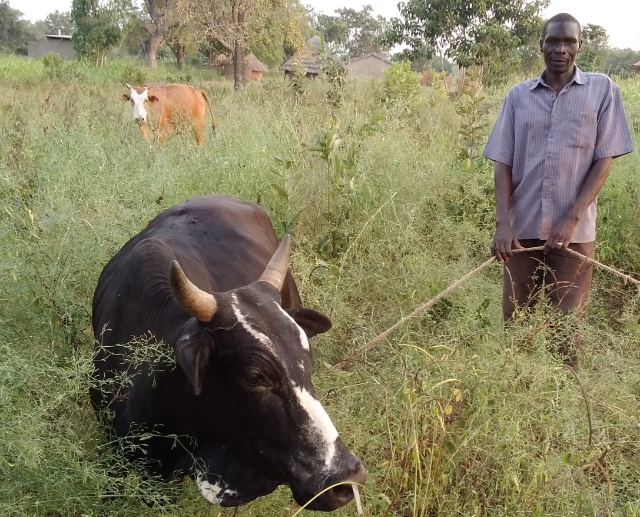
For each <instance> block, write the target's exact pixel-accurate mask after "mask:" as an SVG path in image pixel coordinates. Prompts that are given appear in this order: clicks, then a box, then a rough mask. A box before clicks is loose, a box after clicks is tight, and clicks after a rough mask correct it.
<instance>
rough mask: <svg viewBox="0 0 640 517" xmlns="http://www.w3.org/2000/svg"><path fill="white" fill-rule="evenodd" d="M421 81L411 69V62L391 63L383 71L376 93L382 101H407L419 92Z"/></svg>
mask: <svg viewBox="0 0 640 517" xmlns="http://www.w3.org/2000/svg"><path fill="white" fill-rule="evenodd" d="M421 83H422V77H421V76H420V74H418V73H417V72H412V71H411V63H409V62H402V63H393V64H392V65H391V66H390V67H389V69H388V70H385V72H384V79H383V81H382V83H381V84H380V88H379V90H378V94H379V97H380V100H381V101H382V102H384V103H394V102H399V103H408V102H410V101H412V100H414V99H415V98H416V97H417V96H418V95H419V94H420V91H421V89H422V86H421Z"/></svg>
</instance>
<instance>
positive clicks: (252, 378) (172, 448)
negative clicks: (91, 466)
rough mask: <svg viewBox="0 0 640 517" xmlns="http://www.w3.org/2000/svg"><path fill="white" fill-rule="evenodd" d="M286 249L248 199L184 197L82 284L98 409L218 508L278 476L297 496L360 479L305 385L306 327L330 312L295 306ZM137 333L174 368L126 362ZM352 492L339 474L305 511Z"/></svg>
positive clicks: (160, 469) (159, 466)
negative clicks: (165, 352)
mask: <svg viewBox="0 0 640 517" xmlns="http://www.w3.org/2000/svg"><path fill="white" fill-rule="evenodd" d="M289 252H290V239H289V236H286V237H285V238H284V239H283V240H282V242H281V243H280V245H278V241H277V239H276V236H275V233H274V231H273V227H272V225H271V221H270V220H269V217H268V215H267V214H266V213H265V211H264V210H263V209H262V208H260V207H259V206H257V205H255V204H253V203H246V202H242V201H238V200H236V199H233V198H230V197H226V196H222V195H208V196H202V197H196V198H193V199H190V200H188V201H185V202H184V203H182V204H179V205H177V206H174V207H172V208H170V209H168V210H166V211H164V212H163V213H161V214H160V215H158V216H157V217H156V218H155V219H153V221H151V223H150V224H149V226H147V228H145V229H144V230H143V231H142V232H141V233H140V234H138V235H136V236H135V237H133V238H132V239H131V240H130V241H129V242H127V244H125V246H124V247H123V248H122V249H121V250H120V251H119V252H118V253H117V254H116V255H115V256H114V257H113V258H112V259H111V260H110V261H109V263H108V264H107V265H106V266H105V268H104V270H103V272H102V274H101V276H100V279H99V281H98V286H97V288H96V292H95V295H94V299H93V328H94V332H95V336H96V339H97V350H96V354H95V361H94V367H95V371H94V385H93V387H92V389H91V399H92V402H93V405H94V407H95V408H96V410H97V411H98V414H99V416H100V417H101V418H103V417H104V415H109V418H110V419H111V425H112V427H113V429H114V430H115V433H116V435H117V436H118V437H126V438H125V439H126V440H129V442H130V443H131V444H133V446H132V447H130V448H128V450H129V455H130V456H131V458H132V459H134V460H136V459H140V458H143V459H144V460H145V463H144V464H145V465H146V468H147V469H148V470H149V472H150V473H151V474H153V475H156V476H161V477H162V478H164V479H171V478H174V477H176V476H182V475H185V474H187V473H188V474H190V475H192V476H193V477H194V478H195V479H196V482H197V484H198V488H199V490H200V493H201V494H202V495H203V496H204V497H205V498H206V499H207V500H209V501H210V502H213V503H219V504H221V505H223V506H238V505H241V504H244V503H247V502H249V501H252V500H253V499H255V498H257V497H260V496H262V495H265V494H268V493H270V492H272V491H273V490H274V489H275V488H276V487H277V486H278V485H280V484H287V485H289V486H290V487H291V491H292V492H293V497H294V498H295V500H296V501H297V502H298V504H300V505H304V504H306V503H308V502H309V501H310V499H312V498H313V497H314V496H316V495H317V494H319V493H320V492H321V491H322V490H324V489H325V488H327V487H329V486H331V485H333V484H335V483H339V482H347V483H363V482H364V478H365V471H364V467H363V466H362V463H361V462H360V460H359V459H358V458H356V457H355V456H354V455H353V454H352V453H351V452H350V451H349V450H348V449H347V448H346V446H345V445H344V444H343V442H342V440H341V439H340V438H339V437H338V433H337V431H336V429H335V427H334V426H333V424H332V423H331V420H330V419H329V416H328V415H327V413H326V412H325V410H324V408H323V407H322V405H321V404H320V402H319V401H318V400H317V399H316V397H315V395H314V390H313V385H312V382H311V372H312V357H311V350H310V348H309V342H308V340H307V338H308V337H312V336H314V335H316V334H319V333H322V332H326V331H327V330H329V328H330V327H331V321H330V320H329V319H328V318H327V317H326V316H324V315H323V314H320V313H318V312H316V311H313V310H311V309H305V308H302V307H301V306H300V297H299V294H298V290H297V287H296V284H295V282H294V280H293V277H292V276H291V274H290V272H289V271H288V264H289ZM149 335H152V336H154V338H153V339H154V340H157V341H161V342H163V343H166V344H168V345H169V346H170V347H172V349H173V352H174V354H175V359H176V362H177V366H176V365H173V366H174V367H173V368H172V367H166V368H158V367H157V364H156V362H155V361H154V360H153V359H152V358H147V359H146V360H133V359H132V356H133V357H134V358H135V357H143V358H144V354H137V353H136V352H137V351H136V350H135V346H136V345H135V344H136V343H138V345H137V346H139V347H142V346H145V345H144V343H145V342H148V340H147V341H145V339H144V338H145V336H147V337H148V336H149ZM135 338H138V339H135ZM130 342H132V343H133V345H132V343H130ZM123 344H125V345H126V346H123ZM132 346H133V347H134V349H133V350H132ZM154 346H156V347H158V346H159V345H154ZM160 346H161V345H160ZM138 351H139V350H138ZM127 379H128V380H127ZM105 410H107V411H105ZM352 497H353V492H352V488H351V486H350V485H349V484H343V485H339V486H337V487H334V488H332V489H330V490H328V491H326V492H324V493H323V494H322V495H320V496H319V497H317V498H316V499H314V500H313V501H312V502H311V503H310V504H309V506H308V508H310V509H314V510H322V511H331V510H334V509H336V508H339V507H340V506H342V505H344V504H346V503H348V502H349V501H350V500H351V499H352Z"/></svg>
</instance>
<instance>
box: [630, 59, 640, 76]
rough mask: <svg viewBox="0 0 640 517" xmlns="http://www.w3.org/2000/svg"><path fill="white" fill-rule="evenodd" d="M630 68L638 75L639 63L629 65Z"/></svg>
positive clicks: (639, 73)
mask: <svg viewBox="0 0 640 517" xmlns="http://www.w3.org/2000/svg"><path fill="white" fill-rule="evenodd" d="M631 68H633V69H634V70H635V71H636V74H638V75H640V61H638V62H637V63H635V64H633V65H631Z"/></svg>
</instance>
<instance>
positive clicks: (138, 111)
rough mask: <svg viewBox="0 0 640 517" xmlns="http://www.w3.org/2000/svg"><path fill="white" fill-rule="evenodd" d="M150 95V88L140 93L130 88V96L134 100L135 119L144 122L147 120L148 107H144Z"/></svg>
mask: <svg viewBox="0 0 640 517" xmlns="http://www.w3.org/2000/svg"><path fill="white" fill-rule="evenodd" d="M148 95H149V90H147V89H146V88H145V89H144V91H143V92H142V93H138V92H137V91H135V90H134V89H133V88H131V90H129V97H130V98H131V101H132V102H133V119H134V120H142V121H143V122H146V121H147V109H146V108H145V107H144V101H145V100H146V99H147V96H148Z"/></svg>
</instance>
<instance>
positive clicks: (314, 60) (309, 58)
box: [280, 36, 322, 79]
mask: <svg viewBox="0 0 640 517" xmlns="http://www.w3.org/2000/svg"><path fill="white" fill-rule="evenodd" d="M321 45H322V43H321V41H320V38H319V37H318V36H314V37H313V38H311V39H309V40H308V41H307V42H306V43H305V45H304V48H303V49H302V50H301V51H300V52H297V53H296V54H295V55H294V56H292V57H290V58H289V59H287V60H286V61H285V62H284V63H282V64H281V65H280V70H284V75H285V76H289V75H291V74H293V72H294V71H295V70H296V68H298V67H300V68H301V69H302V70H303V71H304V74H305V76H306V77H307V78H309V79H315V78H316V77H318V74H319V73H320V70H321V68H322V62H321V58H322V56H321V55H320V54H321Z"/></svg>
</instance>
